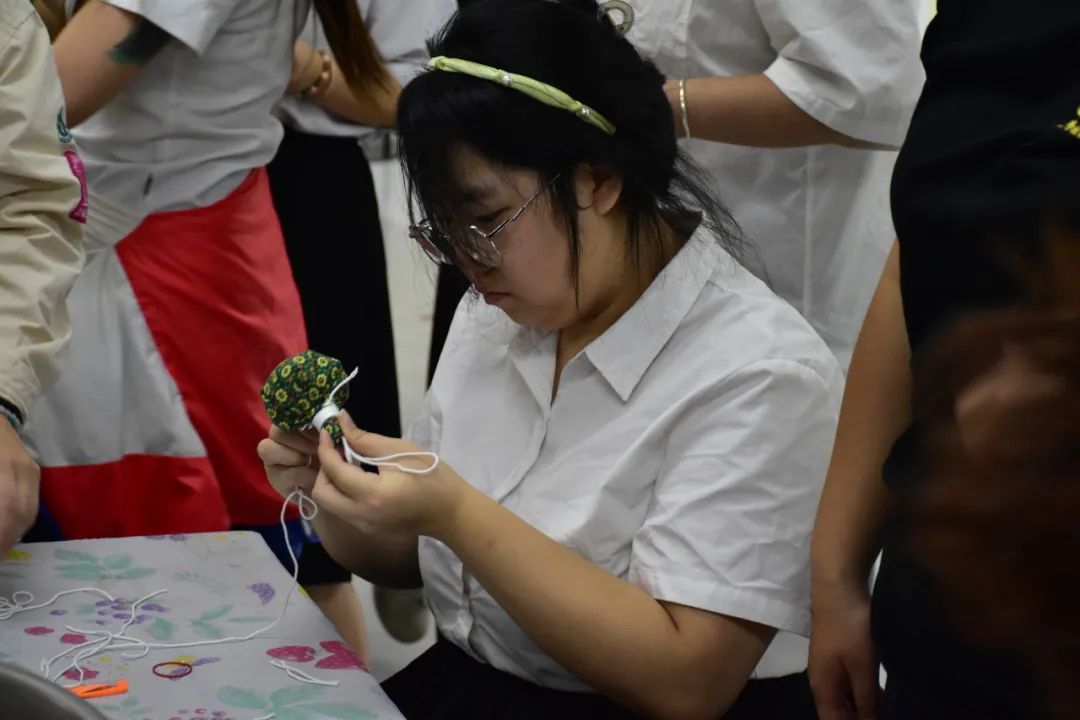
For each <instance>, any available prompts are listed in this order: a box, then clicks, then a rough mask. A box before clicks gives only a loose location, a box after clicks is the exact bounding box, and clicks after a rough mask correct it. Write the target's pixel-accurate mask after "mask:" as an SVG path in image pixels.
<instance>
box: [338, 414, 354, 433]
mask: <svg viewBox="0 0 1080 720" xmlns="http://www.w3.org/2000/svg"><path fill="white" fill-rule="evenodd" d="M338 422H339V423H341V427H342V429H343V430H355V429H356V424H355V423H354V422H353V419H352V416H350V415H349V413H348V411H346V410H342V411H341V414H340V415H338Z"/></svg>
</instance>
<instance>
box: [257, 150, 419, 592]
mask: <svg viewBox="0 0 1080 720" xmlns="http://www.w3.org/2000/svg"><path fill="white" fill-rule="evenodd" d="M269 172H270V187H271V190H272V192H273V196H274V206H275V208H276V209H277V212H278V217H279V218H280V220H281V229H282V232H283V233H284V235H285V246H286V248H287V250H288V253H289V262H290V263H292V268H293V277H294V278H295V280H296V286H297V288H298V289H299V291H300V303H301V305H302V306H303V310H304V322H305V323H306V325H307V334H308V345H309V346H310V348H311V349H312V350H315V351H317V352H321V353H323V354H325V355H329V356H331V357H336V358H337V359H339V360H341V362H342V363H343V364H344V366H345V370H346V372H351V371H352V369H353V368H359V369H360V374H359V376H358V377H357V379H356V380H355V381H353V384H352V387H351V390H352V392H351V394H350V396H349V401H348V402H347V403H346V406H345V407H346V409H347V410H348V411H349V414H350V415H352V417H353V419H354V420H355V421H356V424H357V426H359V427H361V428H364V429H365V430H370V431H372V432H376V433H379V434H381V435H388V436H390V437H397V436H399V435H401V416H400V410H399V406H398V394H397V370H396V369H395V365H394V334H393V328H392V326H391V319H390V289H389V284H388V281H387V277H386V254H385V251H384V250H383V237H382V226H381V225H380V224H379V204H378V199H377V198H376V195H375V183H374V180H373V179H372V176H371V167H370V166H369V165H368V161H367V158H366V157H365V156H364V151H363V150H362V149H361V148H360V146H359V145H358V144H357V143H356V141H355V140H353V139H350V138H335V137H323V136H318V135H308V134H305V133H300V132H296V131H294V130H286V132H285V138H284V140H283V141H282V143H281V148H280V149H279V150H278V154H277V156H276V157H275V158H274V161H273V162H272V163H270V166H269ZM402 242H403V241H402ZM350 577H351V575H350V573H349V572H348V571H347V570H345V569H344V568H342V567H340V566H339V565H337V563H335V562H334V561H333V560H331V559H330V557H329V556H328V555H327V554H326V551H325V550H323V548H322V546H321V545H308V546H305V548H304V551H303V554H302V556H301V561H300V582H301V583H303V584H306V585H318V584H325V583H331V582H346V581H348V580H349V578H350Z"/></svg>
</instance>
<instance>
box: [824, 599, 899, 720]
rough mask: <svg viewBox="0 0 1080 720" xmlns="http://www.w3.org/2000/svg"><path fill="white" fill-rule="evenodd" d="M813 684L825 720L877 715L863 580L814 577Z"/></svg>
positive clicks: (877, 689)
mask: <svg viewBox="0 0 1080 720" xmlns="http://www.w3.org/2000/svg"><path fill="white" fill-rule="evenodd" d="M812 595H813V628H812V630H811V634H810V671H809V674H810V685H811V686H812V687H813V690H814V700H815V701H816V703H817V710H818V715H819V716H820V717H821V720H873V719H874V718H876V717H877V716H878V714H877V713H878V707H879V702H880V694H881V690H880V687H879V685H878V663H877V659H876V657H875V656H874V648H873V644H872V642H871V639H870V594H869V592H868V591H867V590H866V588H865V585H858V584H851V585H847V584H834V583H825V582H815V584H814V590H813V593H812Z"/></svg>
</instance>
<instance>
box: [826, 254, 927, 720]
mask: <svg viewBox="0 0 1080 720" xmlns="http://www.w3.org/2000/svg"><path fill="white" fill-rule="evenodd" d="M910 355H911V352H910V348H909V346H908V338H907V330H906V327H905V323H904V313H903V306H902V303H901V296H900V257H899V248H898V246H897V245H895V244H894V246H893V249H892V252H891V253H890V254H889V258H888V260H887V262H886V266H885V271H884V272H883V273H882V277H881V280H880V282H879V284H878V288H877V291H876V292H875V294H874V298H873V300H872V301H871V303H870V308H869V310H868V311H867V315H866V319H865V321H864V322H863V328H862V331H861V333H860V334H859V340H858V342H857V343H856V345H855V351H854V355H853V357H852V360H851V368H850V371H849V374H848V379H847V387H846V389H845V392H844V402H843V406H842V407H841V411H840V423H839V427H838V429H837V434H836V442H835V444H834V447H833V454H832V461H831V463H830V466H829V474H828V476H827V479H826V481H825V490H824V492H823V494H822V498H821V505H820V506H819V510H818V516H817V522H816V523H815V525H814V534H813V541H812V551H811V568H812V578H813V630H812V633H811V639H810V643H811V649H810V678H811V683H812V685H813V688H814V695H815V698H816V700H817V705H818V713H819V714H820V716H821V719H822V720H846V719H847V718H850V717H858V718H860V720H863V719H870V718H874V717H876V714H875V713H876V702H877V694H878V671H877V662H876V660H875V658H874V653H873V650H872V648H871V647H870V628H869V619H870V607H869V576H870V569H871V566H872V565H873V562H874V559H875V557H876V556H877V554H878V552H879V550H880V548H881V536H882V532H883V528H884V524H885V521H886V519H887V517H888V512H889V495H888V491H887V489H886V487H885V485H884V482H883V481H882V476H881V469H882V465H883V464H884V462H885V459H886V458H887V457H888V454H889V451H890V450H891V448H892V446H893V443H894V442H895V441H896V439H897V438H898V437H899V436H900V434H901V433H902V432H903V431H904V428H905V427H906V426H907V424H908V422H909V420H910V415H911V369H910ZM851 709H856V710H857V715H856V716H853V715H851V713H850V710H851Z"/></svg>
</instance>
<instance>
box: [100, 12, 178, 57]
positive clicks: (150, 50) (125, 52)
mask: <svg viewBox="0 0 1080 720" xmlns="http://www.w3.org/2000/svg"><path fill="white" fill-rule="evenodd" d="M170 40H172V36H171V35H169V33H167V32H165V31H164V30H162V29H161V28H159V27H158V26H157V25H155V24H154V23H152V22H150V21H149V20H146V19H145V18H139V20H138V22H137V23H135V27H133V28H131V32H129V33H128V34H127V35H126V36H125V37H124V39H123V40H121V41H120V42H118V43H117V44H116V46H115V47H113V49H112V50H110V51H109V59H110V60H112V61H113V62H115V63H118V64H120V65H128V66H131V67H142V66H143V65H145V64H146V63H148V62H150V60H151V58H153V57H154V56H155V55H157V54H158V53H159V52H160V51H161V49H162V48H163V47H165V46H166V45H168V44H169V41H170Z"/></svg>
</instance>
